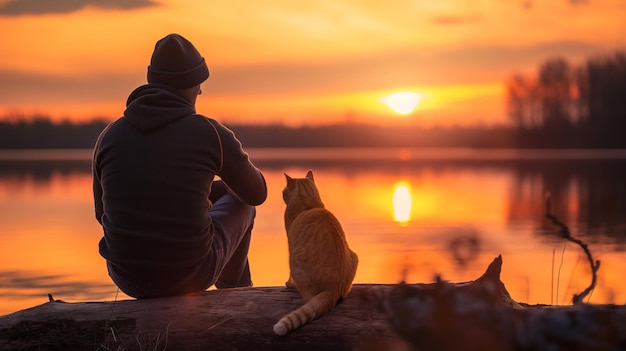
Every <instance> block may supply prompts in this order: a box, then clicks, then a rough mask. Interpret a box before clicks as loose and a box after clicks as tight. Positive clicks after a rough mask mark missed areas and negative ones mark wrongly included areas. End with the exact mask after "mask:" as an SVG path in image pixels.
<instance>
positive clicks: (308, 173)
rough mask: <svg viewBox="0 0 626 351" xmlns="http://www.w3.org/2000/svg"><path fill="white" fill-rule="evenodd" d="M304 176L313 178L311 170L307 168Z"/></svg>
mask: <svg viewBox="0 0 626 351" xmlns="http://www.w3.org/2000/svg"><path fill="white" fill-rule="evenodd" d="M306 177H307V178H309V179H311V180H313V171H312V170H310V169H309V171H308V172H306Z"/></svg>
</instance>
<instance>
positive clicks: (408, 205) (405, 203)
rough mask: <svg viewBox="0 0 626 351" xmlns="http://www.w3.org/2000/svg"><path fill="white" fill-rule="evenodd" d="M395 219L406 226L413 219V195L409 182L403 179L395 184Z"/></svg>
mask: <svg viewBox="0 0 626 351" xmlns="http://www.w3.org/2000/svg"><path fill="white" fill-rule="evenodd" d="M393 188H394V190H393V200H392V201H393V219H394V221H396V222H398V223H400V225H402V226H406V225H407V224H408V223H409V221H410V220H411V209H412V208H413V197H412V196H411V189H410V184H409V182H407V181H405V180H403V181H400V182H397V183H396V184H394V186H393Z"/></svg>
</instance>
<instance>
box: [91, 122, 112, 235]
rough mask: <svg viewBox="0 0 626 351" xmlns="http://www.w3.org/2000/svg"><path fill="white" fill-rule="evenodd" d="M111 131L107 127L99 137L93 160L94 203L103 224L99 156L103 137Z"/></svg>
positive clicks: (96, 213) (97, 216)
mask: <svg viewBox="0 0 626 351" xmlns="http://www.w3.org/2000/svg"><path fill="white" fill-rule="evenodd" d="M108 129H109V126H107V127H106V128H105V129H104V130H103V131H102V133H101V134H100V135H99V136H98V140H97V141H96V145H95V146H94V149H93V158H92V160H91V176H92V179H93V202H94V208H95V215H96V219H97V220H98V223H100V224H102V215H103V213H104V208H103V204H102V184H101V183H100V171H99V169H98V162H97V156H98V154H99V150H100V144H101V142H102V137H103V136H104V134H105V133H106V131H107V130H108Z"/></svg>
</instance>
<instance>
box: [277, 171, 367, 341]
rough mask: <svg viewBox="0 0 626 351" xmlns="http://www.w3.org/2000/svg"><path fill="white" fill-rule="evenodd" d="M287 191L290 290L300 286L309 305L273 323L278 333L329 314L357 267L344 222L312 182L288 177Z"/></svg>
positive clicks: (310, 177) (309, 176)
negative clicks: (333, 212) (327, 206)
mask: <svg viewBox="0 0 626 351" xmlns="http://www.w3.org/2000/svg"><path fill="white" fill-rule="evenodd" d="M285 177H286V179H287V185H286V186H285V188H284V189H283V200H284V201H285V204H287V207H286V209H285V229H286V231H287V241H288V244H289V268H290V273H289V280H288V281H287V283H286V285H287V287H288V288H295V289H296V290H298V292H299V293H300V296H301V297H302V299H303V300H304V301H305V303H304V305H302V306H301V307H300V308H298V309H296V310H295V311H293V312H290V313H288V314H287V315H285V316H284V317H283V318H281V319H280V320H279V321H278V323H276V324H275V325H274V333H276V334H278V335H285V334H287V333H288V332H290V331H292V330H294V329H296V328H298V327H300V326H302V325H304V324H306V323H308V322H310V321H312V320H314V319H316V318H318V317H320V316H322V315H324V314H325V313H326V312H328V311H330V310H331V309H332V308H333V307H334V306H335V305H336V304H337V302H338V301H339V299H341V298H343V297H345V296H346V295H347V294H348V293H349V292H350V289H351V288H352V280H353V279H354V276H355V274H356V268H357V264H358V257H357V255H356V254H355V253H354V252H352V250H350V248H349V247H348V242H347V241H346V237H345V234H344V231H343V229H342V227H341V224H340V223H339V221H338V220H337V218H336V217H335V216H334V215H333V214H332V213H331V212H330V211H328V210H326V209H325V208H324V204H323V203H322V199H321V198H320V194H319V192H318V190H317V187H316V185H315V182H314V181H313V172H312V171H308V172H307V174H306V177H305V178H291V177H290V176H288V175H287V174H285Z"/></svg>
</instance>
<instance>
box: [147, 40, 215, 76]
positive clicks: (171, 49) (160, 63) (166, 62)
mask: <svg viewBox="0 0 626 351" xmlns="http://www.w3.org/2000/svg"><path fill="white" fill-rule="evenodd" d="M207 78H209V68H208V67H207V65H206V62H205V61H204V57H202V56H201V55H200V53H199V52H198V50H197V49H196V48H195V47H194V46H193V44H192V43H191V42H189V40H187V39H185V38H183V37H182V36H181V35H178V34H169V35H167V36H166V37H164V38H162V39H161V40H159V41H157V43H156V45H155V47H154V52H153V53H152V58H151V59H150V66H148V83H160V84H166V85H169V86H171V87H174V88H177V89H186V88H191V87H195V86H196V85H199V84H200V83H202V82H204V81H205V80H206V79H207Z"/></svg>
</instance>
